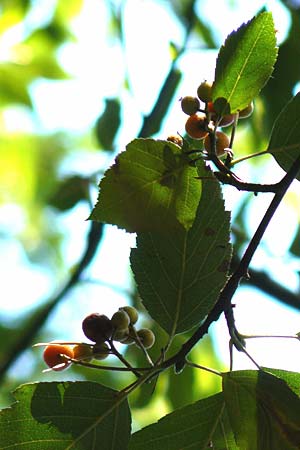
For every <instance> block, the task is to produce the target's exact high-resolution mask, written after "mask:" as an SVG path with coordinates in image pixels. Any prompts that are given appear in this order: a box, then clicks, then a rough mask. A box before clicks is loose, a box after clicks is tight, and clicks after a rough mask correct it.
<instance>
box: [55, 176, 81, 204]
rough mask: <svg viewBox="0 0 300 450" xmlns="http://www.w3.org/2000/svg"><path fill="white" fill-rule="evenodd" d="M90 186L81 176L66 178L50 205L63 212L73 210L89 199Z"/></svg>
mask: <svg viewBox="0 0 300 450" xmlns="http://www.w3.org/2000/svg"><path fill="white" fill-rule="evenodd" d="M88 186H89V181H88V180H87V179H86V178H83V177H81V176H79V175H74V176H71V177H68V178H65V179H64V180H62V181H61V183H60V184H59V186H58V187H57V190H56V192H55V193H54V194H53V195H52V197H51V198H50V199H49V204H50V205H51V206H54V207H55V208H57V209H59V210H61V211H66V210H67V209H70V208H73V206H75V205H76V204H77V203H78V202H80V201H81V200H87V199H88Z"/></svg>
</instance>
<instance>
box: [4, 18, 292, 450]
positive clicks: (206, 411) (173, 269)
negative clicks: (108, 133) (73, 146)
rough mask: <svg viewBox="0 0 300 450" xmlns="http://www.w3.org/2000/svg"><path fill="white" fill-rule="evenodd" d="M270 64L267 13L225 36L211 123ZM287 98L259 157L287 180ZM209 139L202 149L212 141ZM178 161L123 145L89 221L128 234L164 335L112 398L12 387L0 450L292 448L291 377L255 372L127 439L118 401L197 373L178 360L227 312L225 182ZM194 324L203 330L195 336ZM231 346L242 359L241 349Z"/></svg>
mask: <svg viewBox="0 0 300 450" xmlns="http://www.w3.org/2000/svg"><path fill="white" fill-rule="evenodd" d="M276 56H277V49H276V42H275V30H274V24H273V20H272V16H271V14H269V13H262V14H260V15H258V16H257V17H255V18H253V19H252V20H251V21H250V22H249V23H247V24H244V25H242V26H241V27H240V28H239V29H238V30H237V31H235V32H233V33H232V34H231V35H230V36H229V37H228V39H227V40H226V41H225V43H224V46H223V47H222V48H221V50H220V53H219V57H218V60H217V64H216V71H215V80H214V88H213V102H214V105H216V110H217V112H218V114H219V115H220V117H222V116H223V115H224V114H228V113H238V111H239V110H242V109H244V108H245V107H246V106H247V105H248V104H249V103H250V102H251V101H252V100H253V98H254V97H255V96H257V95H258V94H259V92H260V90H261V89H262V87H263V86H264V85H265V83H266V82H267V81H268V78H269V77H270V75H271V73H272V70H273V65H274V63H275V60H276ZM299 98H300V96H299V95H297V96H296V97H295V98H294V99H292V101H291V102H290V103H289V104H288V105H287V106H286V107H285V108H284V110H283V111H282V113H281V114H280V116H279V117H278V119H277V120H276V122H275V124H274V129H273V133H272V136H271V139H270V143H269V146H268V152H269V153H271V154H273V156H274V157H275V159H276V161H277V162H278V163H279V164H280V165H281V167H282V168H283V169H284V170H285V171H286V172H287V174H289V172H290V170H291V168H294V165H295V164H296V163H298V169H299V165H300V163H299V160H298V158H299V146H300V140H299V137H300V136H299V127H298V116H299V111H300V104H299V101H300V100H299ZM211 136H212V143H213V138H214V131H212V132H211ZM190 150H191V149H190V148H189V146H188V145H187V146H183V147H181V146H178V145H176V144H174V143H172V142H169V141H162V140H153V139H149V138H148V139H136V140H134V141H133V142H131V143H130V144H128V146H127V148H126V151H124V152H123V153H121V154H120V155H118V157H117V158H116V160H115V163H114V164H113V165H112V167H111V168H110V169H108V171H107V172H106V174H105V176H104V178H103V179H102V181H101V183H100V193H99V198H98V202H97V204H96V206H95V208H94V210H93V211H92V214H91V217H90V219H92V220H94V221H100V222H104V223H110V224H114V225H117V226H118V227H120V228H124V229H126V230H127V231H128V232H135V233H137V239H136V248H134V249H132V252H131V258H130V260H131V267H132V271H133V273H134V277H135V280H136V284H137V290H138V293H139V295H140V297H141V299H142V302H143V305H144V306H145V308H146V309H147V311H148V312H149V314H150V316H151V317H152V318H153V319H154V320H155V321H156V322H157V324H158V325H159V326H160V327H161V328H163V329H164V330H165V332H166V335H167V340H166V342H165V345H164V349H163V351H162V353H161V355H160V356H159V358H157V360H156V361H155V362H154V365H149V368H148V370H146V372H145V373H144V374H142V375H139V376H138V377H137V380H136V381H135V382H134V383H133V384H132V385H130V386H127V387H126V388H125V389H124V390H123V391H121V392H116V391H114V390H112V389H110V388H107V387H104V386H102V385H100V384H99V383H92V382H75V383H71V382H64V383H36V384H28V385H24V386H22V387H20V388H18V389H17V391H16V392H15V397H16V403H15V404H14V405H13V406H12V408H10V409H6V410H3V411H2V412H1V415H0V429H2V430H3V431H2V433H0V444H1V448H5V447H8V446H13V445H14V446H21V445H24V443H28V445H30V448H32V449H34V448H40V446H41V443H43V446H44V447H45V448H54V447H55V448H64V449H65V448H78V449H83V448H86V449H87V448H98V447H99V448H100V447H101V448H103V449H106V448H107V449H109V448H110V449H112V448H113V449H115V450H117V449H120V450H124V449H125V448H128V449H130V450H135V449H143V450H148V449H149V450H154V449H158V448H160V447H161V446H165V447H166V448H170V449H172V450H177V449H178V450H179V449H184V448H199V449H202V448H203V449H205V448H214V449H220V450H221V449H223V448H227V449H230V450H238V449H241V450H245V449H249V450H250V449H251V450H254V449H261V450H262V449H264V450H268V449H270V450H271V449H272V450H276V449H278V450H282V449H283V448H284V449H287V450H289V449H291V450H292V449H297V448H299V447H300V419H299V418H300V399H299V388H298V387H299V382H300V377H299V374H296V373H292V372H284V371H278V370H274V369H262V368H260V369H259V370H255V371H254V370H253V371H236V372H234V371H231V372H228V373H218V374H216V376H217V375H218V376H220V377H221V379H222V392H220V393H218V394H215V395H213V396H211V397H208V398H206V399H204V400H199V401H197V402H196V403H194V404H192V405H188V406H186V407H184V408H181V409H178V410H176V411H174V412H172V413H171V414H169V415H167V416H165V417H163V418H162V419H161V420H160V421H159V422H158V423H154V424H152V425H150V426H149V427H146V428H144V429H142V430H140V431H138V432H136V433H134V434H133V435H132V436H130V431H131V430H130V427H131V419H130V411H129V407H128V401H127V397H128V395H129V394H130V393H131V392H133V391H134V390H135V389H137V388H138V387H140V386H141V385H143V384H144V383H147V382H148V383H151V384H152V383H153V384H154V380H155V379H156V378H157V377H159V376H160V374H161V373H162V372H163V371H165V370H168V369H169V370H170V369H172V368H173V367H175V369H176V372H177V375H176V376H178V377H180V376H181V375H180V373H181V371H182V370H185V365H186V364H187V365H189V364H190V365H192V366H193V367H195V370H197V368H198V369H199V368H200V367H199V366H198V365H197V363H194V362H190V361H188V360H187V355H188V353H189V352H190V350H191V349H192V348H193V346H194V345H195V344H196V343H197V342H198V340H199V339H200V338H202V336H203V334H205V332H207V329H208V327H209V326H210V324H211V322H212V321H213V320H217V319H218V317H219V315H220V313H221V312H224V311H225V312H227V311H226V310H225V309H226V308H225V307H227V309H230V308H229V307H228V303H226V304H225V303H220V299H221V295H220V294H221V293H222V292H224V291H225V290H226V286H228V285H229V281H230V277H229V265H230V259H231V251H232V249H231V244H230V241H229V236H230V215H229V213H228V212H227V211H226V210H225V207H224V201H223V198H222V192H221V186H220V183H219V181H218V179H222V180H223V181H224V182H226V181H227V182H228V180H229V181H230V182H231V184H234V182H235V181H236V178H235V177H234V174H232V172H231V170H230V169H231V167H227V166H226V165H225V164H223V163H222V162H221V161H219V160H218V159H216V155H215V154H212V155H211V161H212V162H214V163H215V162H216V163H217V169H218V170H219V171H220V172H221V175H222V177H220V176H218V177H216V176H215V174H214V172H213V171H212V169H211V168H210V167H209V166H208V165H207V163H206V162H205V161H204V160H203V158H201V151H199V152H198V153H197V152H196V156H197V157H196V158H194V156H193V157H191V154H190ZM192 154H193V155H195V151H194V148H193V153H192ZM231 164H232V162H231ZM294 170H295V169H294ZM296 174H297V172H296ZM296 174H295V176H296ZM239 186H240V185H239ZM280 187H281V185H280ZM285 187H286V188H287V187H288V186H285ZM257 190H259V187H257ZM255 191H256V190H255V189H254V192H255ZM228 299H229V303H230V300H231V297H228ZM218 308H219V309H220V310H218ZM212 312H215V314H212ZM208 318H210V319H209V320H208ZM205 323H207V329H203V328H202V325H203V324H205ZM199 324H200V325H199ZM195 327H198V328H197V329H196V331H195V332H194V334H193V335H192V337H191V338H190V339H189V340H188V341H187V342H185V343H184V344H183V346H182V347H181V349H179V351H178V352H177V353H175V355H174V354H172V355H171V356H170V354H169V350H170V347H171V343H172V341H173V339H174V337H175V336H176V335H177V334H179V333H183V332H185V331H189V330H191V329H193V328H195ZM235 344H236V343H235ZM239 344H240V345H241V347H240V349H243V342H242V341H239ZM20 419H22V420H20ZM16 424H18V433H15V428H16ZM4 431H5V432H4ZM51 446H52V447H51Z"/></svg>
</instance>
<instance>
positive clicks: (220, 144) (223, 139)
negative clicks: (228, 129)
mask: <svg viewBox="0 0 300 450" xmlns="http://www.w3.org/2000/svg"><path fill="white" fill-rule="evenodd" d="M229 144H230V141H229V137H228V136H227V134H225V133H223V132H222V131H216V153H217V156H223V155H224V154H225V151H224V150H225V148H228V147H229ZM204 148H205V150H206V151H207V152H208V153H211V139H210V136H207V137H206V138H205V140H204Z"/></svg>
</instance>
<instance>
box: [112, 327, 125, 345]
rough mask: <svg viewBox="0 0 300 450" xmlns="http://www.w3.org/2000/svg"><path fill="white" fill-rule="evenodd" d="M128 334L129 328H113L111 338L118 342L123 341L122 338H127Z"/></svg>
mask: <svg viewBox="0 0 300 450" xmlns="http://www.w3.org/2000/svg"><path fill="white" fill-rule="evenodd" d="M128 335H129V328H126V329H125V330H115V331H114V333H113V336H112V337H113V340H114V341H118V342H124V340H126V339H127V337H128Z"/></svg>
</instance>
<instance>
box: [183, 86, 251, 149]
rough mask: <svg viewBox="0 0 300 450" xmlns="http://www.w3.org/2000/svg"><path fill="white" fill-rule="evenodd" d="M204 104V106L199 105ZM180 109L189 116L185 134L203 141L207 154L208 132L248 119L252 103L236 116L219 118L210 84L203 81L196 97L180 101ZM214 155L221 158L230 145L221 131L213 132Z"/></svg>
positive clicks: (209, 141)
mask: <svg viewBox="0 0 300 450" xmlns="http://www.w3.org/2000/svg"><path fill="white" fill-rule="evenodd" d="M201 103H204V106H202V105H201ZM181 109H182V111H183V112H184V113H185V114H187V115H188V116H189V118H188V119H187V121H186V124H185V130H186V132H187V134H188V135H189V136H190V137H191V138H193V139H200V140H203V143H204V149H205V151H206V152H207V153H208V154H209V153H211V152H212V149H211V136H210V132H213V130H214V129H215V128H216V127H221V128H223V127H227V126H229V125H232V124H233V123H234V121H235V120H236V119H237V118H239V119H240V118H241V119H243V118H246V117H249V116H250V115H251V114H252V112H253V103H251V104H250V105H248V106H247V107H246V108H245V109H243V110H241V111H239V113H238V114H226V115H224V116H222V117H220V116H219V115H218V114H217V112H216V110H215V108H214V103H213V101H212V84H211V83H209V82H207V81H203V82H202V83H201V84H200V85H199V87H198V89H197V97H192V96H186V97H183V98H182V99H181ZM215 145H216V154H217V156H219V157H221V156H223V155H225V154H226V153H227V152H226V149H228V147H229V145H230V139H229V137H228V136H227V134H225V133H224V132H223V131H220V130H217V131H216V132H215Z"/></svg>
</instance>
